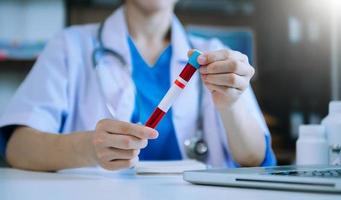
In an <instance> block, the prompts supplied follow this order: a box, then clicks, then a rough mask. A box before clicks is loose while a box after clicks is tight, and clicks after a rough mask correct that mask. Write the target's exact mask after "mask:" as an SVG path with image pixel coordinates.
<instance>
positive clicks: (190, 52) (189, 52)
mask: <svg viewBox="0 0 341 200" xmlns="http://www.w3.org/2000/svg"><path fill="white" fill-rule="evenodd" d="M194 50H195V49H191V50H189V51H188V52H187V57H188V58H189V57H191V56H192V54H193V52H194Z"/></svg>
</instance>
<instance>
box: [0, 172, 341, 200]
mask: <svg viewBox="0 0 341 200" xmlns="http://www.w3.org/2000/svg"><path fill="white" fill-rule="evenodd" d="M0 199H1V200H9V199H10V200H16V199H20V200H25V199H34V200H39V199H42V200H53V199H63V200H64V199H73V200H76V199H79V200H87V199H89V200H95V199H96V200H97V199H110V200H116V199H124V200H129V199H146V200H153V199H157V200H161V199H162V200H166V199H172V200H173V199H186V200H187V199H193V200H200V199H205V200H207V199H214V200H216V199H224V200H226V199H238V200H239V199H253V200H256V199H262V200H263V199H271V200H279V199H291V200H295V199H299V200H303V199H319V200H327V199H338V200H340V199H341V195H336V194H321V193H303V192H288V191H274V190H258V189H242V188H228V187H214V186H200V185H192V184H189V183H187V182H185V181H183V180H182V176H180V175H178V176H177V175H168V176H166V175H162V176H157V175H149V176H146V175H144V176H141V175H139V176H137V175H135V174H134V172H133V171H132V170H126V171H121V172H106V171H103V170H97V169H77V170H67V171H62V172H59V173H40V172H28V171H21V170H16V169H9V168H0Z"/></svg>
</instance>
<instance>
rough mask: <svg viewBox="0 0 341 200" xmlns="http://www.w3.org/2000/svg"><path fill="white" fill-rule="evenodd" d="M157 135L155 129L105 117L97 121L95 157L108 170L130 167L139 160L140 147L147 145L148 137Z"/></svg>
mask: <svg viewBox="0 0 341 200" xmlns="http://www.w3.org/2000/svg"><path fill="white" fill-rule="evenodd" d="M157 137H158V132H157V131H156V130H155V129H152V128H149V127H146V126H142V125H138V124H132V123H127V122H122V121H116V120H109V119H104V120H101V121H99V122H98V123H97V126H96V130H95V133H94V134H93V138H92V147H93V153H94V154H93V155H94V156H93V158H95V160H96V163H98V164H99V165H100V166H101V167H103V168H104V169H107V170H117V169H122V168H129V167H132V166H134V165H135V164H136V162H137V161H138V155H139V153H140V149H143V148H145V147H146V146H147V144H148V139H156V138H157Z"/></svg>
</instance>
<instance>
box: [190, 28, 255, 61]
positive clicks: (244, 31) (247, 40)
mask: <svg viewBox="0 0 341 200" xmlns="http://www.w3.org/2000/svg"><path fill="white" fill-rule="evenodd" d="M187 32H188V33H189V34H190V35H193V36H199V37H203V38H207V39H208V38H212V37H216V38H218V39H219V40H220V41H221V42H223V43H224V45H226V46H228V47H229V48H231V49H233V50H236V51H240V52H241V53H243V54H245V55H247V56H248V58H249V61H250V64H252V65H254V64H255V63H254V37H253V31H252V30H251V29H249V28H238V27H237V28H224V27H221V28H219V27H210V26H188V27H187Z"/></svg>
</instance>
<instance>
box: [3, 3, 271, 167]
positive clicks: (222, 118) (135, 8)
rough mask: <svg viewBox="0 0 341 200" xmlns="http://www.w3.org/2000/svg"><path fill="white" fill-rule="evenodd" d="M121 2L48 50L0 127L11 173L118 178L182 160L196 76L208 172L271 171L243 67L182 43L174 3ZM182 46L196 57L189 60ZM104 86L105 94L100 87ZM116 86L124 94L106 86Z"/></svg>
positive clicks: (227, 53)
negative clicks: (137, 168)
mask: <svg viewBox="0 0 341 200" xmlns="http://www.w3.org/2000/svg"><path fill="white" fill-rule="evenodd" d="M123 2H124V3H123V6H122V7H120V8H118V9H117V10H116V11H115V12H114V13H113V14H112V15H111V16H110V17H108V18H107V19H106V20H105V21H104V23H102V25H99V24H98V25H89V26H75V27H71V28H69V29H66V30H65V31H63V32H62V33H61V34H60V35H58V36H57V37H56V38H54V39H52V40H51V42H49V43H48V44H47V45H46V48H45V50H44V51H43V52H42V54H41V55H40V57H39V58H38V61H37V62H36V63H35V65H34V67H33V69H32V71H31V73H30V74H29V75H28V77H27V78H26V80H25V81H24V82H23V84H22V85H21V86H20V87H19V89H18V91H17V94H16V95H15V96H14V98H13V100H12V102H10V104H9V106H8V108H7V111H6V112H5V113H4V116H3V117H2V118H0V136H1V137H0V144H6V145H5V146H1V145H0V147H1V148H0V150H2V151H1V154H2V155H3V156H5V157H6V160H7V161H8V163H9V164H10V165H11V166H13V167H16V168H21V169H28V170H38V171H54V170H61V169H65V168H76V167H85V166H94V165H99V166H101V167H103V168H105V169H108V170H117V169H122V168H128V167H131V166H134V165H135V163H136V161H137V160H138V159H141V160H177V159H184V158H186V153H185V151H184V150H183V148H181V147H183V146H182V145H183V144H185V143H184V142H185V140H186V139H187V138H190V137H193V136H194V135H195V131H196V130H197V124H198V123H197V118H198V117H197V116H198V113H199V111H198V109H200V108H198V107H199V106H198V105H200V104H199V103H198V102H199V101H197V98H198V96H199V95H198V87H197V86H194V85H196V84H191V85H190V81H191V80H190V79H191V77H192V75H194V74H195V73H197V74H198V73H200V78H201V79H202V82H203V83H204V97H203V99H204V100H205V105H204V106H202V110H200V111H201V112H202V114H203V122H204V124H205V125H204V126H203V132H204V136H205V140H206V141H207V146H208V149H209V150H208V159H207V163H208V164H210V165H213V166H216V167H226V166H228V167H236V166H260V165H263V166H264V165H273V164H274V163H275V158H274V155H273V153H272V150H271V145H270V144H271V142H270V141H271V138H270V134H269V132H268V129H267V127H266V124H265V122H264V119H263V117H262V114H261V112H260V109H259V107H258V104H257V101H256V99H255V98H254V96H253V92H252V89H251V87H250V79H251V78H252V76H253V75H254V69H253V67H252V66H250V64H249V62H248V58H247V57H246V56H245V55H243V54H242V53H239V52H236V51H233V50H231V49H228V48H226V47H225V46H224V45H223V44H222V43H221V42H219V41H216V43H213V40H206V39H203V38H200V39H199V40H198V38H192V36H188V35H187V34H185V30H184V28H183V26H182V25H181V23H180V22H179V20H178V19H177V18H176V17H175V16H174V12H173V9H174V6H175V3H176V2H177V1H176V0H126V1H123ZM203 17H204V16H203ZM94 41H96V42H97V43H99V45H98V46H99V47H100V48H97V47H96V46H94ZM188 41H191V42H192V43H193V47H194V48H197V49H198V50H201V51H200V52H199V51H197V50H194V49H192V50H190V51H188V50H189V49H190V46H191V45H190V44H189V42H188ZM90 44H91V45H90ZM87 45H89V46H87ZM217 47H219V48H217ZM104 48H106V49H104ZM217 49H220V50H217ZM96 52H97V53H99V54H98V55H100V56H101V57H100V58H99V59H100V62H97V61H96V58H97V54H94V53H96ZM186 53H187V54H188V55H187V58H186ZM89 55H93V57H92V58H93V60H92V61H93V62H92V63H91V62H89V60H91V59H89ZM186 60H187V61H188V63H187V65H184V64H183V63H186ZM98 63H100V64H103V65H99V64H98ZM94 69H95V70H94ZM130 69H131V70H130ZM99 70H102V71H101V74H100V73H96V72H98V71H99ZM181 70H182V72H181ZM179 71H180V72H181V73H180V74H179ZM127 72H129V73H127ZM97 75H99V76H97ZM96 77H97V78H96ZM105 77H109V79H106V80H109V84H108V83H106V84H102V82H101V79H104V78H105ZM112 77H118V78H120V77H124V78H122V79H121V80H128V81H127V84H126V82H124V83H123V81H120V79H118V81H117V83H116V84H110V83H111V82H110V78H112ZM174 78H175V79H176V80H175V82H171V80H173V79H174ZM192 81H194V82H195V81H198V79H195V80H192ZM99 82H100V84H99ZM42 83H44V84H42ZM103 83H105V81H103ZM170 83H171V84H170ZM187 83H188V84H187ZM169 84H170V85H169ZM99 85H102V86H105V87H106V88H105V89H104V90H105V91H106V92H107V93H108V95H103V94H102V93H101V92H100V91H101V90H100V88H101V87H100V86H99ZM186 85H187V86H186ZM134 86H135V88H136V91H137V92H136V94H135V98H134V96H133V95H134V94H133V93H134V92H133V91H134ZM185 87H186V90H183V89H184V88H185ZM102 89H103V88H102ZM167 90H169V91H168V92H167ZM103 93H105V92H103ZM180 93H182V94H180ZM165 94H166V95H165ZM181 95H183V96H182V97H181ZM178 96H179V98H177V97H178ZM106 97H107V101H104V99H106ZM140 97H141V98H140ZM192 98H193V99H192ZM135 99H140V100H141V99H142V100H141V101H140V103H136V102H133V101H134V100H135ZM160 100H161V101H160ZM112 102H114V103H112ZM106 103H107V104H106ZM111 103H112V104H111ZM173 103H174V104H173ZM111 106H112V107H111ZM170 108H172V110H170V111H168V110H169V109H170ZM153 110H154V111H155V112H153ZM167 111H168V112H167ZM114 112H115V113H116V114H113V113H114ZM109 113H112V115H115V116H113V117H110V115H109ZM166 113H167V114H166ZM141 119H142V120H141ZM148 119H149V120H148ZM161 119H163V120H161ZM139 121H143V122H146V124H145V125H141V124H137V123H138V122H139ZM159 122H160V123H159ZM56 133H57V134H56Z"/></svg>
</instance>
